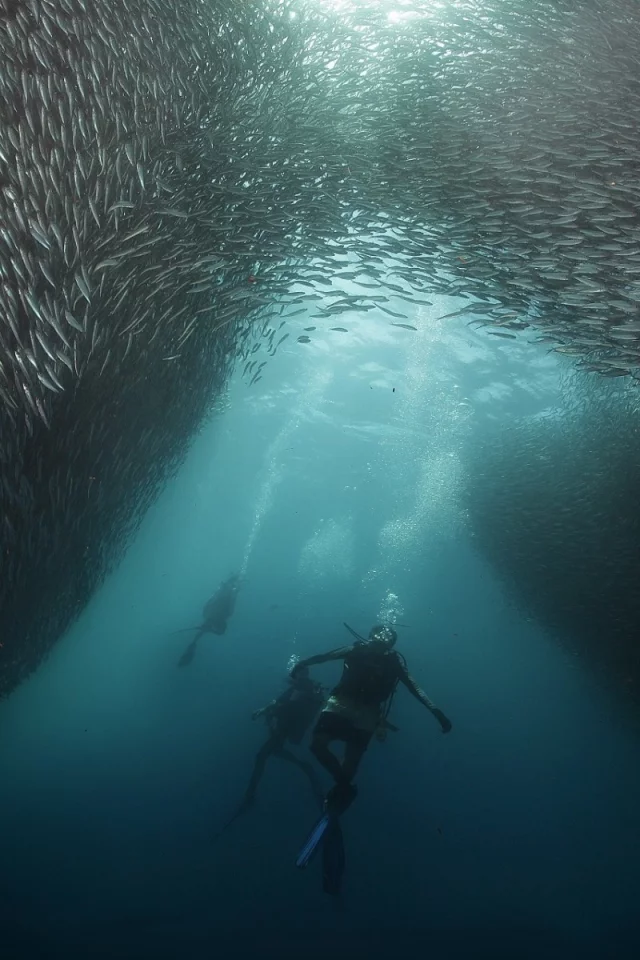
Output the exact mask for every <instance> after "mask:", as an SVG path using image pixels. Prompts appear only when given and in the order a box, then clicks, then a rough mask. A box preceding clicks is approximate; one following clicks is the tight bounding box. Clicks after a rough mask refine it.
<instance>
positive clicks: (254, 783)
mask: <svg viewBox="0 0 640 960" xmlns="http://www.w3.org/2000/svg"><path fill="white" fill-rule="evenodd" d="M281 746H282V741H281V739H280V737H277V736H270V737H269V739H268V740H267V741H266V743H263V745H262V746H261V747H260V749H259V750H258V752H257V754H256V759H255V763H254V765H253V773H252V774H251V779H250V780H249V786H248V787H247V789H246V791H245V795H244V800H243V801H242V806H243V807H250V806H252V804H253V803H254V801H255V799H256V790H257V789H258V784H259V783H260V780H261V779H262V775H263V773H264V768H265V766H266V763H267V759H268V758H269V757H270V756H272V754H274V753H277V751H278V750H279V749H280V747H281Z"/></svg>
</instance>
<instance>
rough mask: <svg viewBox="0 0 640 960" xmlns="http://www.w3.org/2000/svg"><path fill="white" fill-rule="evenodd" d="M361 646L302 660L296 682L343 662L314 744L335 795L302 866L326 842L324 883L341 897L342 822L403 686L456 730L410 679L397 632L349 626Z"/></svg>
mask: <svg viewBox="0 0 640 960" xmlns="http://www.w3.org/2000/svg"><path fill="white" fill-rule="evenodd" d="M345 627H346V628H347V630H349V632H350V633H352V634H353V635H354V636H355V638H356V642H355V643H354V644H353V645H351V646H349V647H341V648H340V649H338V650H331V651H329V653H321V654H319V655H317V656H315V657H308V658H307V659H306V660H300V661H299V662H298V663H297V664H296V665H295V666H294V668H293V669H292V671H291V675H292V676H293V677H295V676H296V675H297V673H298V672H299V671H301V670H306V669H307V668H308V667H310V666H313V665H314V664H319V663H327V662H329V661H330V660H342V661H343V662H344V668H343V672H342V677H341V678H340V680H339V682H338V684H337V685H336V686H335V687H334V688H333V690H332V691H331V694H330V696H329V699H328V700H327V702H326V704H325V706H324V708H323V710H322V713H321V714H320V717H319V718H318V721H317V723H316V726H315V729H314V731H313V734H312V739H311V751H312V753H313V754H314V756H315V757H316V759H317V760H318V761H319V763H320V764H322V766H323V767H324V768H325V770H328V772H329V773H330V774H331V776H332V777H333V779H334V781H335V783H334V786H333V787H332V788H331V789H330V790H329V793H328V794H327V797H326V799H325V804H324V812H323V815H322V817H321V818H320V820H318V822H317V823H316V824H315V826H314V828H313V830H312V831H311V833H310V834H309V837H308V839H307V841H306V843H305V845H304V846H303V848H302V850H301V852H300V854H299V856H298V859H297V861H296V865H297V866H298V867H305V866H306V865H307V864H308V863H309V861H310V860H311V857H312V856H313V854H314V852H315V850H316V849H317V848H318V847H319V845H320V843H321V842H322V841H324V845H323V882H324V889H325V890H326V891H327V892H328V893H334V894H335V893H338V892H339V890H340V882H341V877H342V872H343V871H344V847H343V841H342V832H341V830H340V825H339V817H340V816H341V815H342V814H343V813H344V812H345V811H346V810H347V809H348V807H349V806H350V805H351V803H352V802H353V800H354V799H355V797H356V795H357V788H356V786H355V784H354V783H353V782H352V781H353V778H354V777H355V774H356V772H357V770H358V767H359V765H360V761H361V760H362V757H363V756H364V753H365V751H366V749H367V747H368V746H369V742H370V740H371V738H372V736H373V735H374V734H377V735H378V737H379V738H382V737H384V734H385V731H386V729H387V728H391V729H394V728H393V727H391V724H389V723H388V720H387V715H388V713H389V710H390V708H391V703H392V700H393V696H394V694H395V691H396V687H397V685H398V683H403V684H404V685H405V687H406V688H407V689H408V690H409V692H410V693H412V694H413V696H414V697H415V698H416V699H417V700H419V701H420V703H422V704H423V705H424V706H425V707H426V708H427V710H429V711H430V712H431V713H432V714H433V716H434V717H435V718H436V719H437V720H438V722H439V723H440V727H441V729H442V732H443V733H448V732H449V731H450V730H451V721H450V720H448V718H447V717H446V716H445V715H444V713H443V712H442V710H440V709H439V708H438V707H436V706H435V704H433V703H432V702H431V700H430V699H429V698H428V697H427V695H426V693H424V692H423V691H422V690H421V689H420V688H419V687H418V685H417V683H416V682H415V680H414V679H413V677H411V675H410V674H409V671H408V669H407V664H406V661H405V659H404V657H403V656H402V655H401V654H399V653H397V652H396V651H395V650H394V649H393V648H394V646H395V644H396V641H397V639H398V635H397V633H396V631H395V630H394V629H393V628H392V627H389V626H385V625H382V624H378V625H377V626H374V627H372V628H371V631H370V632H369V637H368V639H365V638H364V637H361V636H360V635H359V634H357V633H356V632H355V631H354V630H352V629H351V627H349V626H348V624H346V623H345ZM334 740H342V741H343V742H344V743H345V753H344V760H343V761H342V763H341V762H340V761H339V760H338V758H337V757H336V756H335V754H333V753H332V752H331V750H330V749H329V744H330V743H332V742H333V741H334Z"/></svg>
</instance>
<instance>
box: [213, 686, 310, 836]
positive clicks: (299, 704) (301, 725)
mask: <svg viewBox="0 0 640 960" xmlns="http://www.w3.org/2000/svg"><path fill="white" fill-rule="evenodd" d="M288 680H289V685H288V687H287V689H286V690H285V691H284V692H283V693H281V694H280V696H279V697H278V698H277V699H276V700H272V701H271V703H269V704H267V706H266V707H262V708H261V709H260V710H256V711H255V713H253V714H252V715H251V719H252V720H257V719H258V718H259V717H264V719H265V720H266V723H267V727H268V730H269V736H268V737H267V740H266V741H265V743H263V745H262V746H261V747H260V749H259V750H258V753H257V754H256V759H255V763H254V766H253V772H252V774H251V779H250V780H249V784H248V786H247V789H246V791H245V795H244V799H243V801H242V803H241V804H240V807H239V808H238V810H237V811H236V812H235V813H234V815H233V816H232V817H231V819H230V820H228V821H227V823H226V824H225V825H224V827H223V828H222V830H221V831H220V833H223V832H224V831H225V830H226V829H227V827H230V826H231V824H232V823H233V822H234V821H235V820H237V818H238V817H239V816H241V815H242V814H243V813H246V811H247V810H250V809H251V807H252V806H253V804H254V803H255V799H256V791H257V789H258V784H259V783H260V780H261V779H262V775H263V774H264V770H265V766H266V763H267V760H268V759H269V757H280V759H282V760H287V761H288V762H289V763H293V764H295V765H296V766H297V767H299V768H300V770H302V772H303V773H304V774H305V776H306V777H307V779H308V780H309V783H310V784H311V789H312V791H313V795H314V797H315V800H316V803H317V804H318V807H319V808H320V809H322V804H323V802H324V792H323V790H322V787H321V786H320V783H319V781H318V779H317V777H316V773H315V770H314V769H313V767H312V765H311V764H310V763H307V762H306V761H305V760H301V759H300V757H297V756H296V755H295V753H292V752H291V750H287V748H286V746H285V745H286V743H287V742H289V743H294V744H299V743H301V742H302V740H303V738H304V735H305V734H306V732H307V730H308V729H309V727H310V726H311V724H312V723H313V721H314V719H315V718H316V716H317V714H318V711H319V710H320V708H321V707H322V704H323V703H324V700H325V690H324V688H323V687H322V686H321V684H319V683H316V682H315V681H313V680H311V678H310V677H309V671H308V670H307V669H305V668H304V667H303V668H302V669H300V670H298V671H296V675H295V677H293V676H292V675H291V674H289V677H288ZM220 833H219V834H217V836H219V835H220Z"/></svg>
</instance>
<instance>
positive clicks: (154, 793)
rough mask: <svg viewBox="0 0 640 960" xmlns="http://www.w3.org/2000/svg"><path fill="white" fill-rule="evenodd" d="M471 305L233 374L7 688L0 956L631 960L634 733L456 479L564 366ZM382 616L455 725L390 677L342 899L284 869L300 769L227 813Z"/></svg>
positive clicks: (362, 777)
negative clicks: (228, 593) (499, 562)
mask: <svg viewBox="0 0 640 960" xmlns="http://www.w3.org/2000/svg"><path fill="white" fill-rule="evenodd" d="M456 306H457V304H456V302H455V301H453V300H446V299H443V298H439V299H437V300H436V301H435V302H434V306H433V308H420V309H419V310H416V311H415V314H414V316H413V317H409V321H410V322H412V323H413V324H414V325H415V326H416V327H417V328H418V329H417V331H409V330H403V329H401V328H390V327H389V324H388V319H387V318H384V317H383V316H382V315H378V314H376V313H375V312H371V313H369V314H368V315H367V316H366V318H365V319H364V320H363V319H362V318H361V317H359V316H358V314H357V313H354V314H353V315H346V316H344V317H341V318H340V319H341V322H342V323H343V324H344V326H345V327H347V328H348V332H347V333H338V332H330V331H327V332H326V333H322V334H320V333H318V334H316V335H315V336H314V340H313V342H312V343H311V344H300V343H297V342H296V339H295V336H292V337H290V338H289V341H287V342H286V343H285V344H284V345H283V347H282V348H281V349H280V351H279V352H278V354H277V355H276V357H275V358H274V359H273V360H272V361H270V362H269V363H268V365H267V367H266V368H265V371H264V376H263V379H262V380H261V381H260V382H259V383H257V384H255V385H254V386H253V387H249V386H248V384H247V382H246V381H245V380H243V379H242V376H241V368H240V369H239V370H238V371H237V372H236V374H235V376H234V377H233V379H232V381H231V383H230V385H229V389H228V394H227V396H226V397H225V398H223V399H222V400H221V401H220V403H218V405H217V407H216V409H215V410H213V411H212V415H211V418H210V419H209V420H208V421H207V423H205V424H204V425H203V427H202V429H201V431H200V433H199V435H198V436H197V437H196V438H195V439H194V442H193V444H192V447H191V450H190V453H189V456H188V458H187V461H186V462H185V464H184V466H183V468H182V469H181V470H180V472H179V474H178V475H177V476H176V477H175V479H173V480H171V481H170V482H169V483H168V484H167V486H166V488H165V490H164V491H163V493H162V495H161V496H160V498H159V499H158V500H157V502H156V503H155V504H154V506H153V507H152V508H151V510H150V511H149V513H148V515H147V516H146V518H145V521H144V523H143V525H142V528H141V530H140V532H139V535H138V536H137V537H136V539H135V541H134V542H133V543H132V544H131V546H130V549H129V550H128V552H127V555H126V557H125V559H124V561H123V562H122V564H121V565H120V567H119V568H118V569H117V570H116V571H115V573H114V574H113V575H112V576H111V577H110V578H109V579H108V580H107V581H106V582H105V583H104V585H103V587H102V588H101V589H100V591H99V592H98V593H97V594H96V595H95V597H94V598H93V600H92V601H91V603H90V604H89V606H88V608H87V609H86V610H85V612H84V613H83V615H82V616H81V618H80V619H79V620H78V621H77V623H76V624H75V625H74V626H73V628H72V629H71V630H70V631H69V633H68V635H67V636H66V637H65V638H64V639H63V640H62V641H61V642H60V643H59V644H58V645H57V647H56V648H55V650H54V653H53V654H52V656H51V657H50V658H49V660H48V661H47V662H46V663H45V664H44V665H43V666H42V668H41V669H40V670H39V671H38V672H37V673H36V674H35V675H34V676H33V677H32V678H31V679H30V680H29V681H28V682H27V683H25V684H23V685H22V686H21V687H20V688H19V689H18V690H17V692H16V693H14V694H13V695H12V696H11V697H10V698H9V699H8V700H7V701H5V702H3V703H2V705H1V706H0V769H2V789H1V791H0V822H1V823H2V824H3V829H2V831H0V865H1V866H0V923H1V925H0V929H1V930H2V934H1V937H2V943H3V946H2V956H3V957H5V956H6V957H8V958H9V957H11V958H21V957H24V958H31V957H63V956H64V957H67V958H75V957H86V958H93V957H96V958H98V957H99V958H103V957H104V958H129V957H131V958H147V957H149V958H152V957H153V958H165V957H167V958H170V957H171V958H172V957H176V958H178V957H180V958H200V957H212V956H222V957H227V956H228V957H235V956H238V957H244V956H255V957H261V958H267V957H268V958H270V957H286V956H303V957H315V956H318V957H320V956H323V957H325V956H333V957H343V956H344V957H347V956H349V957H351V956H362V957H375V958H377V957H388V956H398V957H404V956H425V957H430V958H433V960H440V958H442V960H445V958H452V960H454V958H455V960H458V958H463V957H464V958H467V957H492V958H502V957H505V958H507V957H509V958H529V957H531V958H534V957H536V958H537V957H547V958H551V957H553V958H556V957H558V958H561V957H562V958H573V957H576V958H585V957H594V958H595V957H598V958H600V957H602V958H604V957H607V958H609V957H611V958H617V957H621V958H622V957H627V956H628V957H632V956H635V955H637V954H636V953H635V951H636V950H637V949H638V946H639V944H640V940H639V938H638V915H637V908H638V892H639V879H638V855H639V854H640V829H639V815H638V799H639V796H640V769H639V766H638V762H637V757H638V742H637V737H636V735H635V734H634V733H633V732H632V731H631V730H629V729H628V728H627V726H626V725H625V724H624V722H623V719H622V718H621V716H620V715H619V714H618V713H617V712H616V710H615V709H614V707H613V706H612V702H611V700H610V699H609V698H608V696H607V695H606V694H605V692H604V689H603V687H602V685H601V684H600V683H599V678H598V676H597V675H595V674H594V673H593V671H589V669H587V667H586V665H585V664H584V663H583V662H582V661H581V660H579V659H576V658H575V657H572V656H571V655H569V654H568V653H567V652H565V650H564V648H563V647H562V646H561V645H559V643H558V638H557V637H554V636H553V635H551V634H548V633H544V632H542V631H541V630H540V629H539V627H538V626H537V625H536V623H535V622H532V621H531V619H530V618H529V617H528V616H527V615H526V613H525V611H522V610H520V609H518V606H517V603H516V602H515V600H514V598H513V597H512V596H511V595H510V593H509V590H508V589H507V587H506V586H505V585H504V584H502V583H501V582H500V581H499V580H498V579H497V577H496V575H495V572H494V571H493V570H492V569H491V568H490V567H489V566H488V565H487V563H486V561H485V560H484V558H483V556H482V553H481V551H480V550H479V549H478V546H477V545H476V543H475V540H474V536H473V529H472V526H471V524H470V522H469V518H468V517H467V515H466V513H465V510H464V502H463V498H462V496H461V485H462V480H463V471H464V470H465V469H468V467H466V466H465V462H464V459H463V457H462V450H463V445H464V443H465V440H466V439H467V438H468V437H469V436H470V435H471V434H472V433H477V432H478V431H480V433H481V432H482V431H483V429H486V425H487V423H489V422H494V421H495V419H496V418H504V419H505V420H515V419H517V418H527V417H536V416H541V415H547V416H550V415H553V416H556V415H560V416H561V412H562V404H563V390H562V376H563V371H565V370H566V369H567V366H568V365H567V364H566V362H565V361H563V360H562V359H561V358H558V357H550V356H549V355H548V354H547V353H546V352H545V351H544V348H543V347H536V346H531V345H527V344H526V342H524V343H523V344H522V345H520V344H516V343H513V342H509V343H507V344H506V345H505V343H504V342H501V341H499V340H496V339H492V338H491V337H490V336H487V335H486V334H485V333H483V332H475V331H474V330H473V329H472V328H470V327H468V326H467V325H466V324H465V321H464V319H455V320H451V321H446V322H438V321H437V320H436V319H435V318H436V317H438V316H440V315H442V314H444V313H446V312H448V311H451V310H454V309H455V308H456ZM414 309H415V308H414ZM297 322H299V323H300V326H301V328H302V327H303V326H304V325H305V324H307V323H308V320H305V317H301V318H298V320H297ZM593 389H594V390H597V389H598V381H597V380H594V381H593ZM233 571H241V572H242V574H243V575H244V577H245V581H244V583H243V585H242V588H241V591H240V593H239V597H238V601H237V606H236V610H235V613H234V615H233V617H232V619H231V620H230V622H229V626H228V629H227V631H226V633H225V634H224V635H223V636H221V637H214V636H211V635H208V636H205V637H204V638H203V639H202V641H201V643H200V645H199V649H198V652H197V655H196V657H195V659H194V661H193V663H192V664H191V665H189V666H188V667H187V668H185V669H178V668H177V661H178V659H179V656H180V654H181V652H182V650H183V649H184V646H185V643H186V642H188V640H187V638H186V635H184V634H183V635H180V634H178V635H172V632H173V631H176V630H179V629H180V628H182V627H187V626H190V625H191V624H195V623H197V622H198V621H199V617H200V612H201V609H202V607H203V605H204V603H205V602H206V600H207V599H208V597H209V596H211V594H212V593H214V592H215V590H216V588H217V586H218V585H219V583H220V582H221V581H222V580H223V579H224V578H225V577H227V576H228V575H229V574H230V573H231V572H233ZM381 618H387V619H392V620H395V621H396V622H398V623H401V624H403V625H406V626H402V627H399V628H398V630H399V635H400V640H399V646H398V649H399V650H400V651H401V652H402V653H403V654H404V655H405V656H406V658H407V661H408V664H409V668H410V670H411V672H412V674H413V675H414V676H415V677H416V679H417V680H418V682H419V683H420V684H421V685H422V686H423V687H424V689H425V690H426V691H427V693H428V694H429V696H430V697H431V698H432V699H433V700H434V701H435V702H436V703H437V704H438V705H439V706H440V707H441V708H442V709H443V710H444V711H445V712H446V713H447V715H448V716H449V717H450V718H451V719H452V722H453V730H452V732H451V733H450V734H449V735H447V736H443V735H442V734H441V732H440V729H439V727H438V725H437V723H436V722H435V721H434V719H433V718H432V717H431V716H430V714H429V713H428V712H427V711H426V710H424V708H422V707H421V706H420V704H418V703H417V701H415V700H413V699H412V698H411V697H410V696H409V695H408V693H407V692H406V691H405V690H404V689H403V688H400V690H399V692H398V694H397V696H396V698H395V701H394V705H393V712H392V715H391V720H392V721H393V722H394V723H395V724H396V725H397V726H398V727H399V731H398V732H397V733H391V734H390V735H389V737H388V739H387V740H386V742H385V743H383V744H378V743H377V742H375V741H374V742H373V743H372V745H371V747H370V749H369V751H368V753H367V755H366V757H365V759H364V761H363V763H362V766H361V769H360V772H359V775H358V778H357V779H358V785H359V796H358V799H357V801H356V802H355V803H354V805H353V806H352V808H351V809H350V811H349V812H348V813H347V814H346V815H345V817H344V823H343V826H344V834H345V843H346V851H347V871H346V875H345V881H344V888H343V895H342V897H341V898H340V899H339V900H336V899H334V898H331V897H328V896H326V895H325V894H324V893H323V892H322V885H321V877H320V868H319V864H318V863H315V862H314V863H312V864H311V865H310V866H309V868H308V869H307V870H306V871H304V872H301V871H297V870H296V868H295V866H294V862H295V858H296V854H297V851H298V849H299V847H300V845H301V844H302V842H303V841H304V839H305V836H306V834H307V832H308V830H309V828H310V826H311V824H312V823H313V820H314V818H315V816H316V810H315V807H314V802H313V797H312V794H311V791H310V789H309V785H308V783H307V781H306V780H305V778H304V776H303V775H302V774H301V772H300V771H299V770H298V769H296V768H295V767H293V766H290V765H289V764H286V763H284V762H282V761H281V760H278V759H277V758H273V759H271V760H270V761H269V762H268V764H267V768H266V772H265V775H264V778H263V781H262V783H261V786H260V790H259V794H258V801H257V803H256V806H255V808H254V809H253V810H251V811H250V812H248V813H247V814H246V815H245V816H243V817H241V818H239V819H238V820H237V821H236V822H235V823H234V824H233V825H232V826H231V827H230V828H229V829H228V830H227V831H226V832H225V833H223V835H222V836H219V837H216V834H217V833H218V831H219V830H220V828H221V826H222V825H223V824H224V823H225V821H226V820H227V819H228V818H229V817H230V816H231V814H232V813H233V811H234V810H235V808H236V806H237V804H238V803H239V801H240V799H241V797H242V794H243V792H244V789H245V786H246V782H247V780H248V777H249V775H250V772H251V767H252V763H253V758H254V755H255V753H256V751H257V750H258V748H259V747H260V745H261V743H262V742H263V740H264V739H265V736H266V731H265V728H264V726H263V725H262V722H261V721H252V719H251V714H252V712H253V711H254V710H255V709H257V708H258V707H260V706H263V705H264V704H266V703H267V702H268V701H269V700H271V699H272V698H273V697H274V696H276V695H277V694H278V693H279V692H280V691H281V690H282V689H283V688H284V685H285V681H286V671H287V663H288V661H289V659H290V657H291V656H292V655H296V656H302V657H304V656H309V655H312V654H314V653H318V652H322V651H324V650H329V649H331V648H333V647H336V646H339V645H342V644H343V643H345V642H347V641H348V640H349V636H348V634H347V633H346V631H345V629H344V627H343V622H344V621H346V622H347V623H349V624H350V625H352V626H353V627H354V628H355V629H356V630H358V631H360V632H363V633H366V632H367V631H368V629H369V627H370V626H371V624H373V623H375V622H377V621H378V620H380V619H381ZM338 675H339V666H338V665H337V664H327V665H325V666H322V667H318V668H315V669H314V676H315V677H316V678H317V679H319V680H321V681H322V682H323V683H325V684H326V685H330V684H331V683H332V682H333V681H335V680H336V679H337V677H338ZM298 752H299V754H300V756H303V757H305V758H306V759H312V758H311V757H310V755H309V754H308V742H307V741H305V742H304V743H303V744H302V745H301V746H300V747H299V748H298ZM319 772H320V776H321V777H322V778H323V783H324V784H325V785H326V786H327V787H328V786H329V783H328V780H327V778H326V777H325V775H324V773H323V772H321V771H319Z"/></svg>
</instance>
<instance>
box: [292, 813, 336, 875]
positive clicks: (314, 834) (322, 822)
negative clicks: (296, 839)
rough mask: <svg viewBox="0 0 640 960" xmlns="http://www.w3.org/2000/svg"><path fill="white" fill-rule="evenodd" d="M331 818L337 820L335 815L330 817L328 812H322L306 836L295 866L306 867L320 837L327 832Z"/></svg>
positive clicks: (318, 843)
mask: <svg viewBox="0 0 640 960" xmlns="http://www.w3.org/2000/svg"><path fill="white" fill-rule="evenodd" d="M332 820H335V821H337V817H332V816H331V815H330V814H328V813H323V814H322V816H321V817H320V819H319V820H318V822H317V823H316V824H315V826H314V827H313V829H312V831H311V833H310V834H309V836H308V837H307V839H306V841H305V844H304V846H303V847H302V850H301V851H300V853H299V854H298V859H297V860H296V867H300V869H302V868H303V867H306V866H307V864H308V863H310V862H311V858H312V857H313V855H314V853H315V852H316V850H317V849H318V846H319V845H320V842H321V840H322V838H323V837H324V835H325V833H326V832H327V828H328V827H329V824H330V823H331V821H332Z"/></svg>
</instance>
